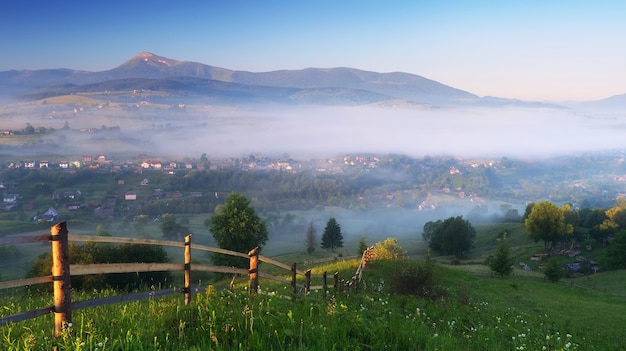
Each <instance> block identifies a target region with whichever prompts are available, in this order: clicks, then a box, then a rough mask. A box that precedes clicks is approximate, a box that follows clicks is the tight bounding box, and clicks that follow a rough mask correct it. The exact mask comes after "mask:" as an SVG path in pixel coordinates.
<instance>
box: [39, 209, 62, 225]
mask: <svg viewBox="0 0 626 351" xmlns="http://www.w3.org/2000/svg"><path fill="white" fill-rule="evenodd" d="M58 218H59V212H57V210H55V209H54V208H52V207H50V208H48V210H47V211H46V212H44V213H42V214H39V215H37V216H35V217H34V218H33V219H34V220H35V221H46V222H54V221H56V220H57V219H58Z"/></svg>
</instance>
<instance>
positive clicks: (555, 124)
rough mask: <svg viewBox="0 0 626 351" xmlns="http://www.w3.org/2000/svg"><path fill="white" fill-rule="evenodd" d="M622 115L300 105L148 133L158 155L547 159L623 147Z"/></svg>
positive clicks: (206, 119) (243, 112) (217, 117)
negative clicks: (346, 154) (390, 155)
mask: <svg viewBox="0 0 626 351" xmlns="http://www.w3.org/2000/svg"><path fill="white" fill-rule="evenodd" d="M625 117H626V115H621V116H620V115H617V114H614V115H612V116H611V118H604V117H595V116H593V115H590V114H579V113H576V112H574V111H572V110H567V109H547V108H441V109H417V108H392V107H334V108H321V107H297V108H292V107H289V108H284V107H283V108H280V109H275V110H269V109H267V110H266V109H263V108H259V109H255V110H241V111H238V112H235V111H229V112H228V113H224V112H218V113H207V115H206V116H201V115H197V116H196V118H194V119H196V122H198V121H202V124H199V125H195V126H194V127H193V128H185V126H184V124H181V123H180V122H176V121H172V122H170V123H172V124H173V125H176V126H177V127H179V128H168V129H162V130H159V131H153V133H152V135H153V137H154V138H153V139H152V142H154V143H155V144H156V146H157V148H158V150H159V151H160V152H163V153H167V154H184V155H187V156H194V155H198V154H199V153H200V152H206V153H207V154H209V155H211V156H215V157H228V156H241V155H242V154H249V153H265V154H279V155H282V154H289V155H290V156H291V157H294V158H308V157H327V156H336V155H338V154H344V153H399V154H406V155H409V156H415V157H421V156H425V155H430V156H433V155H452V156H459V157H503V156H507V157H548V156H554V155H558V154H565V153H568V154H569V153H572V152H581V151H598V150H606V149H616V148H622V147H624V146H625V144H626V142H625V141H624V138H623V136H624V130H625V127H626V123H625Z"/></svg>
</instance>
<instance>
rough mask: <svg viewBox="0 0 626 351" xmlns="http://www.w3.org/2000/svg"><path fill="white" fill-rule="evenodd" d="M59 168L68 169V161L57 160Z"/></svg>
mask: <svg viewBox="0 0 626 351" xmlns="http://www.w3.org/2000/svg"><path fill="white" fill-rule="evenodd" d="M59 168H62V169H68V168H70V163H69V162H68V161H61V162H59Z"/></svg>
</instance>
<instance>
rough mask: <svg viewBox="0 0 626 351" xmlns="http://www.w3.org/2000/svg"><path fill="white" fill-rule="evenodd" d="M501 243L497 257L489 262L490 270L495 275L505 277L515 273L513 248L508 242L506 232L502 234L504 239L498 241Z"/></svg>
mask: <svg viewBox="0 0 626 351" xmlns="http://www.w3.org/2000/svg"><path fill="white" fill-rule="evenodd" d="M498 242H499V243H500V244H499V245H498V250H497V251H496V255H495V256H494V257H493V258H492V259H491V261H490V262H489V268H490V269H491V271H492V272H493V273H496V274H499V275H500V277H505V276H509V275H511V273H513V267H512V264H513V262H512V259H511V247H510V246H509V244H508V243H507V241H506V232H504V233H502V238H500V239H498Z"/></svg>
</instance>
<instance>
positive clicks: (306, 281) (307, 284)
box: [304, 269, 311, 295]
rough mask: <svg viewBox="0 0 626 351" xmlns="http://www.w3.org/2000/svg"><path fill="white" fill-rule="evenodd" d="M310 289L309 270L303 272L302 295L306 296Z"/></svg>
mask: <svg viewBox="0 0 626 351" xmlns="http://www.w3.org/2000/svg"><path fill="white" fill-rule="evenodd" d="M310 289H311V270H310V269H307V271H306V272H304V294H305V295H306V294H307V293H308V292H309V290H310Z"/></svg>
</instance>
